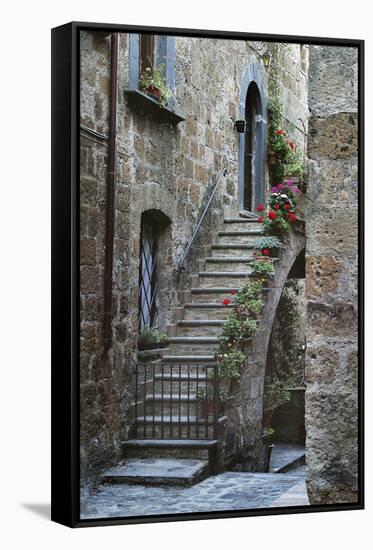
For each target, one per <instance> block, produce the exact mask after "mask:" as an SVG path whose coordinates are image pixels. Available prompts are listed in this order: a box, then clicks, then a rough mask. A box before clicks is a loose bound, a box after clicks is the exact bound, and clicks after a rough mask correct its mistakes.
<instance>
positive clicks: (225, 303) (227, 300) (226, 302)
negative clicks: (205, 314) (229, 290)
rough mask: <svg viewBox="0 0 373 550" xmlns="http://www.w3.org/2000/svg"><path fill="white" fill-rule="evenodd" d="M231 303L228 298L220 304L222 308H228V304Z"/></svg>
mask: <svg viewBox="0 0 373 550" xmlns="http://www.w3.org/2000/svg"><path fill="white" fill-rule="evenodd" d="M231 303H232V300H230V299H229V298H224V300H223V302H222V304H223V305H224V306H229V304H231Z"/></svg>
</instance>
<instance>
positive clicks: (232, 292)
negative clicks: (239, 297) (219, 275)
mask: <svg viewBox="0 0 373 550" xmlns="http://www.w3.org/2000/svg"><path fill="white" fill-rule="evenodd" d="M237 292H238V290H236V289H235V288H234V289H233V290H231V294H233V296H234V295H235V294H237Z"/></svg>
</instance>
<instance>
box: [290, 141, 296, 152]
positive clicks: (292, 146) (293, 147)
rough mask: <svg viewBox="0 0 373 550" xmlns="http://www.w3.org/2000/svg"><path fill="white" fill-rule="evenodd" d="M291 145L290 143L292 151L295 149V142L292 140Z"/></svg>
mask: <svg viewBox="0 0 373 550" xmlns="http://www.w3.org/2000/svg"><path fill="white" fill-rule="evenodd" d="M289 145H290V149H291V150H292V151H294V149H295V145H294V143H293V142H292V141H290V142H289Z"/></svg>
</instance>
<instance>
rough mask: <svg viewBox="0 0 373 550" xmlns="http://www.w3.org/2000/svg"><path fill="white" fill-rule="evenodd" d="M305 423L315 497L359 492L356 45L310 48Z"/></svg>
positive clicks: (324, 499)
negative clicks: (352, 46)
mask: <svg viewBox="0 0 373 550" xmlns="http://www.w3.org/2000/svg"><path fill="white" fill-rule="evenodd" d="M309 78H310V82H309V108H310V120H309V142H308V154H309V159H310V161H309V166H310V174H309V187H308V208H307V215H306V221H307V224H306V227H307V258H306V283H307V289H306V294H307V341H308V348H307V354H306V379H307V392H306V430H307V453H306V456H307V479H308V481H307V483H308V491H309V497H310V501H311V502H312V503H336V502H354V501H355V500H356V498H357V492H356V491H357V445H358V441H357V374H358V373H357V231H358V220H357V192H358V176H357V135H358V121H357V107H358V105H357V51H356V49H354V48H339V47H330V46H327V47H323V46H313V47H310V72H309Z"/></svg>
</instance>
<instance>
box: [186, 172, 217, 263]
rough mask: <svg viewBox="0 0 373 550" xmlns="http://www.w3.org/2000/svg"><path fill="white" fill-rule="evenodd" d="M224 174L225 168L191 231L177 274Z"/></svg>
mask: <svg viewBox="0 0 373 550" xmlns="http://www.w3.org/2000/svg"><path fill="white" fill-rule="evenodd" d="M226 174H227V169H226V168H223V169H222V171H221V172H220V174H219V177H218V179H217V181H216V183H215V185H214V188H213V190H212V193H211V195H210V197H209V200H208V201H207V204H206V206H205V208H204V210H203V212H202V214H201V216H200V218H199V220H198V223H197V225H196V227H195V229H194V231H193V235H192V236H191V238H190V240H189V242H188V244H187V247H186V249H185V252H184V254H183V257H182V258H181V260H180V262H179V267H178V271H179V272H181V271H183V270H184V264H185V260H186V257H187V256H188V254H189V250H190V249H191V247H192V244H193V242H194V239H195V238H196V235H197V233H198V231H199V228H200V227H201V224H202V222H203V220H204V218H205V216H206V214H207V211H208V209H209V207H210V204H211V202H212V200H213V198H214V196H215V193H216V191H217V188H218V186H219V183H220V180H221V179H222V177H223V176H226Z"/></svg>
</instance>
